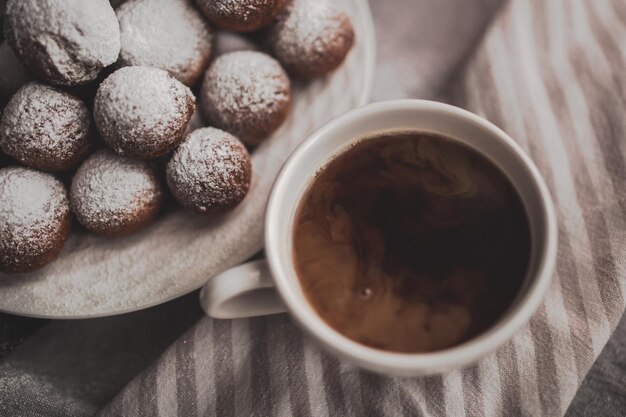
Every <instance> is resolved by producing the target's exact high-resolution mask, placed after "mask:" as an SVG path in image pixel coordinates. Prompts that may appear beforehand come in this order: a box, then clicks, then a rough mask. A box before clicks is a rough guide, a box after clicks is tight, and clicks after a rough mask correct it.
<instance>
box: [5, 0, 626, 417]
mask: <svg viewBox="0 0 626 417" xmlns="http://www.w3.org/2000/svg"><path fill="white" fill-rule="evenodd" d="M503 3H504V0H453V1H452V0H449V1H446V2H442V1H439V0H370V4H371V6H372V13H373V15H374V21H375V24H376V32H377V33H376V35H377V42H378V45H377V53H378V56H377V67H376V78H375V83H374V86H373V90H372V91H373V96H372V100H373V101H374V100H385V99H392V98H429V99H439V100H445V99H446V97H447V94H446V86H447V84H448V83H449V80H450V79H451V78H452V77H453V76H454V74H455V72H456V71H458V70H459V68H461V67H462V65H463V62H464V60H465V59H466V58H467V56H469V54H471V52H472V50H473V48H474V47H475V45H476V43H477V42H478V41H479V40H480V37H481V36H482V34H483V32H484V28H485V27H486V26H487V25H488V22H489V21H490V20H491V19H492V18H493V16H494V14H495V13H497V10H498V9H499V7H500V6H501V5H502V4H503ZM407 10H410V11H411V12H410V13H407V12H406V11H407ZM432 16H436V18H432ZM450 37H454V38H455V39H458V42H455V43H454V44H455V46H454V47H452V48H450V47H448V48H446V49H445V50H444V49H443V48H441V47H440V45H443V44H445V45H450V43H448V42H446V41H445V39H449V38H450ZM196 297H197V294H196V293H194V294H191V295H188V296H185V297H183V298H181V299H178V300H174V301H171V302H169V303H167V304H165V305H162V306H157V307H153V308H151V309H148V310H144V311H141V312H136V313H132V314H127V315H125V316H119V317H114V318H103V319H93V320H88V321H85V320H83V321H78V320H76V321H65V322H50V321H46V320H39V319H30V318H23V317H16V316H10V315H6V314H0V358H2V357H5V356H6V355H8V354H9V353H10V352H11V351H13V350H14V349H15V347H16V346H19V345H21V344H22V343H23V342H24V341H25V340H28V339H31V340H32V339H37V343H24V346H26V348H22V347H21V346H20V349H17V351H20V350H27V351H28V350H31V351H32V350H33V349H37V347H38V346H40V347H41V349H45V348H46V346H47V344H53V343H52V339H55V338H58V334H60V333H67V334H72V333H73V332H78V333H82V334H88V335H89V334H91V335H92V336H93V337H92V338H91V339H90V338H87V340H85V341H84V342H85V344H86V345H85V349H86V350H89V349H91V352H89V354H86V355H84V359H85V360H87V359H89V360H90V361H94V358H95V360H96V361H97V362H100V363H99V365H98V367H97V368H90V369H91V371H93V372H91V373H87V371H84V372H85V373H86V375H87V376H88V377H90V378H91V379H93V378H94V377H96V379H97V376H99V374H98V370H103V369H105V368H106V369H108V372H106V375H101V383H100V384H99V386H98V389H95V388H93V387H92V388H91V389H90V390H87V389H86V388H85V387H80V386H76V387H74V389H76V390H77V391H80V390H83V391H84V392H83V393H82V395H83V397H85V398H86V399H87V400H89V401H90V402H92V403H93V404H94V405H104V404H106V402H107V401H108V400H109V399H110V398H111V397H112V396H113V395H115V393H116V392H117V391H119V389H121V388H122V387H123V386H124V385H125V384H126V383H127V382H128V380H130V379H131V378H132V377H133V376H134V375H135V374H136V373H138V372H140V371H141V370H142V369H143V367H145V366H147V364H149V363H150V362H152V361H153V360H154V359H156V358H157V357H158V356H159V355H160V354H161V353H162V352H163V350H165V349H166V348H167V346H168V345H169V344H170V343H171V342H173V340H175V339H176V337H178V336H179V335H180V334H182V332H184V330H186V329H187V328H188V327H189V326H190V325H191V324H192V323H193V322H194V321H195V320H197V318H198V317H199V316H200V314H201V312H200V310H199V308H198V305H197V298H196ZM164 328H165V329H167V330H166V331H164V330H163V329H164ZM33 335H34V336H33ZM31 336H33V337H31ZM31 340H29V342H30V341H31ZM122 340H124V342H123V343H122V342H121V341H122ZM105 341H106V342H108V344H107V343H105ZM48 342H49V343H48ZM57 343H58V342H54V345H57ZM68 343H69V342H68ZM103 344H104V346H103ZM33 345H35V346H33ZM116 346H117V348H116ZM129 346H131V349H130V350H129ZM17 351H16V352H17ZM20 354H21V355H23V353H22V352H20ZM72 356H73V361H76V360H80V358H79V359H77V358H76V355H75V354H73V355H72ZM32 357H33V358H34V359H33V360H34V361H37V360H38V359H37V358H41V357H40V356H39V355H36V354H35V355H32ZM48 359H49V358H48ZM63 360H67V358H63V357H60V358H59V365H58V366H57V368H54V367H52V368H51V373H53V372H54V370H55V369H61V367H62V362H63ZM116 364H117V367H118V368H120V369H119V370H118V371H117V372H112V371H110V370H111V369H112V368H114V367H115V366H116ZM100 373H101V374H102V372H100ZM63 379H65V378H64V376H59V381H62V380H63ZM92 384H93V382H92ZM77 395H78V394H77ZM625 410H626V319H624V318H623V319H622V320H621V322H620V324H619V326H618V329H617V331H616V332H615V334H614V335H613V337H612V338H611V340H610V341H609V343H608V345H607V346H606V347H605V349H604V350H603V352H602V354H601V355H600V357H599V358H598V360H597V361H596V363H595V364H594V366H593V368H592V369H591V371H590V372H589V374H588V376H587V377H586V378H585V380H584V382H583V385H582V387H581V388H580V390H579V392H578V393H577V395H576V397H575V398H574V401H573V402H572V404H571V406H570V408H569V410H568V412H567V416H569V417H574V416H622V415H624V413H625Z"/></svg>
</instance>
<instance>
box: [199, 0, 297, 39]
mask: <svg viewBox="0 0 626 417" xmlns="http://www.w3.org/2000/svg"><path fill="white" fill-rule="evenodd" d="M196 3H198V6H199V7H200V8H201V9H202V11H203V12H204V14H205V16H206V17H207V18H208V19H209V20H210V21H211V22H212V23H213V24H215V25H216V26H218V27H220V28H222V29H226V30H232V31H235V32H252V31H255V30H258V29H261V28H262V27H265V26H267V25H269V24H270V23H271V22H272V20H273V19H274V17H275V16H276V15H277V14H278V13H280V12H281V11H282V10H283V9H284V8H285V3H286V0H196Z"/></svg>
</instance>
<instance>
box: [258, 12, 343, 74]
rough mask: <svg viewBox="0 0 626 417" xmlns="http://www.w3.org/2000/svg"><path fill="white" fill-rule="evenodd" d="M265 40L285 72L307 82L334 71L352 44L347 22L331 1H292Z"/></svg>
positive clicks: (279, 16) (270, 29)
mask: <svg viewBox="0 0 626 417" xmlns="http://www.w3.org/2000/svg"><path fill="white" fill-rule="evenodd" d="M266 36H268V39H269V44H270V45H269V46H270V49H271V50H272V53H273V54H274V56H275V57H276V58H277V59H278V60H279V61H280V62H281V64H283V65H284V66H285V68H286V69H287V71H289V72H290V73H293V74H295V75H297V76H300V77H306V78H309V77H314V76H318V75H322V74H324V73H326V72H328V71H330V70H332V69H334V68H336V67H337V66H338V65H339V64H340V63H341V62H342V61H343V59H344V58H345V55H346V54H347V52H348V51H349V50H350V48H351V47H352V44H353V42H354V31H353V28H352V24H351V23H350V18H349V17H348V16H347V15H346V14H345V13H344V12H342V11H341V10H340V9H338V8H337V7H336V5H335V4H334V3H333V2H331V1H330V0H291V1H290V2H289V4H288V5H287V8H286V9H285V11H284V12H283V13H281V14H279V15H278V17H277V18H276V23H275V24H274V25H273V26H271V27H270V28H269V30H268V33H267V35H266Z"/></svg>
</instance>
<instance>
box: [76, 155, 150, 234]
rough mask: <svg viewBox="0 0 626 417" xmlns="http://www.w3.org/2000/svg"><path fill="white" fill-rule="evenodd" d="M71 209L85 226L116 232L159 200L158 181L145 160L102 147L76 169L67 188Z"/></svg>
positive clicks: (145, 212)
mask: <svg viewBox="0 0 626 417" xmlns="http://www.w3.org/2000/svg"><path fill="white" fill-rule="evenodd" d="M70 196H71V206H72V211H73V212H74V214H75V215H76V218H77V220H78V221H79V222H80V223H81V224H82V225H83V226H85V227H86V228H88V229H90V230H92V231H95V232H100V233H116V232H119V231H120V230H123V229H125V228H127V227H132V225H134V224H136V223H137V222H140V223H143V222H142V221H141V220H143V216H145V215H148V216H152V215H153V214H154V213H155V212H156V211H157V210H158V208H159V206H160V203H161V197H162V191H161V184H160V183H159V180H158V178H157V175H156V173H155V171H154V168H153V167H152V166H151V165H150V163H149V162H146V161H138V160H134V159H129V158H125V157H122V156H119V155H116V154H114V153H113V152H111V151H109V150H106V149H103V150H100V151H98V152H96V153H94V154H93V155H92V156H91V157H89V158H88V159H87V160H86V161H85V162H84V163H83V164H82V165H81V166H80V168H79V169H78V171H77V172H76V175H74V179H73V180H72V187H71V191H70Z"/></svg>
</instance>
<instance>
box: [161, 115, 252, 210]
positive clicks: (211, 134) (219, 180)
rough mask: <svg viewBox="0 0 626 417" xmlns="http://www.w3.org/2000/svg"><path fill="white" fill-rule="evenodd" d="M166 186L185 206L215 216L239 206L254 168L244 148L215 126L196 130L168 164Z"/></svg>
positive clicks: (231, 136)
mask: <svg viewBox="0 0 626 417" xmlns="http://www.w3.org/2000/svg"><path fill="white" fill-rule="evenodd" d="M166 175H167V184H168V186H169V189H170V191H171V192H172V194H173V195H174V197H175V198H176V200H178V201H179V202H180V203H181V204H182V205H183V206H185V207H187V208H189V209H191V210H193V211H195V212H196V213H200V214H212V213H219V212H223V211H226V210H229V209H231V208H233V207H235V206H237V205H238V204H239V203H240V202H241V201H242V200H243V199H244V197H245V196H246V194H247V193H248V190H249V188H250V180H251V177H252V165H251V162H250V155H249V154H248V151H247V150H246V148H245V146H243V144H242V143H241V142H240V141H239V140H238V139H237V138H236V137H234V136H233V135H231V134H229V133H227V132H224V131H222V130H219V129H215V128H212V127H205V128H202V129H198V130H195V131H193V132H192V133H191V134H189V136H187V137H186V138H185V140H184V141H183V143H181V145H180V146H179V147H178V149H176V151H175V152H174V155H173V156H172V159H170V161H169V162H168V164H167V173H166Z"/></svg>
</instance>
